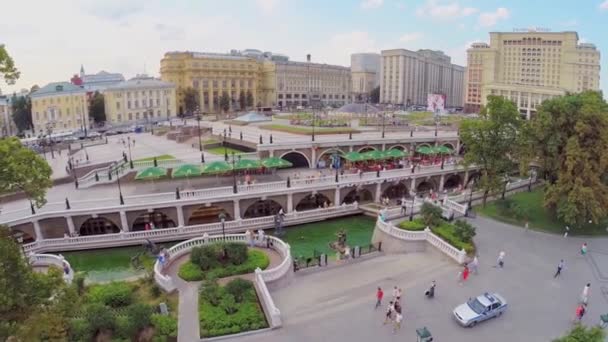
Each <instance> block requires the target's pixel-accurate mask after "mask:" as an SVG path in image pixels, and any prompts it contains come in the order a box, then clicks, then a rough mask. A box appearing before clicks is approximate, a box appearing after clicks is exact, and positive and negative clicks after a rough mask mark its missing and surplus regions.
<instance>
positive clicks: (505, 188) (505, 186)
mask: <svg viewBox="0 0 608 342" xmlns="http://www.w3.org/2000/svg"><path fill="white" fill-rule="evenodd" d="M508 185H509V177H508V176H506V175H505V184H504V187H503V188H502V196H500V198H501V199H503V200H504V199H505V192H507V186H508Z"/></svg>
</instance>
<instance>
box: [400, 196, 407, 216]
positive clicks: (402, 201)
mask: <svg viewBox="0 0 608 342" xmlns="http://www.w3.org/2000/svg"><path fill="white" fill-rule="evenodd" d="M406 213H407V206H406V204H405V196H403V197H401V215H405V214H406Z"/></svg>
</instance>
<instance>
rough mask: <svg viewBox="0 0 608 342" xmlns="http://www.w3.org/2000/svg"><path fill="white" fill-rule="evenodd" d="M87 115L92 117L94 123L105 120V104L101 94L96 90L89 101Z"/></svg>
mask: <svg viewBox="0 0 608 342" xmlns="http://www.w3.org/2000/svg"><path fill="white" fill-rule="evenodd" d="M89 116H90V117H92V118H93V120H94V121H95V123H101V122H105V121H106V105H105V102H104V97H103V94H102V93H100V92H98V91H96V92H95V94H93V97H92V98H91V102H89Z"/></svg>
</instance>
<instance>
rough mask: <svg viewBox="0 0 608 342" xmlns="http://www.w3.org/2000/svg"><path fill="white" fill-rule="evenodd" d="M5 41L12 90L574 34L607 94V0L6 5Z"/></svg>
mask: <svg viewBox="0 0 608 342" xmlns="http://www.w3.org/2000/svg"><path fill="white" fill-rule="evenodd" d="M1 3H2V6H1V8H2V16H1V19H0V43H3V44H6V46H7V49H8V51H9V53H10V54H11V55H12V56H13V58H14V59H15V62H16V64H17V66H18V68H19V69H20V70H21V79H20V80H19V81H18V82H17V84H16V85H14V86H7V85H6V84H4V83H2V84H0V89H1V90H2V91H3V93H9V92H12V91H14V90H19V89H21V88H30V87H31V86H32V85H34V84H38V85H40V86H43V85H45V84H47V83H49V82H54V81H68V80H69V79H70V77H71V75H73V74H75V73H77V72H78V71H79V69H80V65H81V64H83V65H84V67H85V70H86V72H87V73H95V72H98V71H100V70H106V71H110V72H121V73H123V74H124V75H125V77H127V78H130V77H133V76H134V75H135V74H137V73H143V72H144V71H146V72H147V73H148V74H151V75H154V76H158V74H159V63H160V59H161V58H162V56H163V54H164V53H165V52H167V51H174V50H190V51H210V52H227V51H229V50H230V49H239V50H242V49H246V48H257V49H260V50H264V51H273V52H277V53H284V54H287V55H289V56H290V58H291V59H292V60H305V56H306V54H307V53H311V54H312V58H313V61H315V62H326V63H333V64H340V65H345V66H348V65H349V64H350V57H349V55H350V54H351V53H354V52H379V51H380V50H381V49H388V48H406V49H419V48H430V49H440V50H443V51H445V52H446V53H447V54H448V55H450V56H451V57H452V59H453V62H455V63H458V64H461V65H464V64H465V60H466V54H465V51H466V47H467V46H468V45H470V44H471V43H472V42H474V41H487V40H488V32H489V31H512V30H513V28H521V27H531V26H535V27H547V28H550V29H552V30H553V31H563V30H575V31H578V32H579V36H580V37H581V39H583V41H587V42H592V43H595V44H596V45H597V46H598V48H600V49H601V50H602V52H604V53H603V56H602V62H603V63H602V65H603V66H604V68H603V70H602V80H601V82H602V83H601V84H602V88H603V90H604V93H608V72H607V71H606V66H608V63H607V62H608V58H607V57H606V56H607V55H608V35H607V34H606V32H608V24H606V22H607V21H608V0H582V1H572V0H535V1H530V0H509V1H504V0H483V1H481V0H331V1H328V0H222V1H218V0H215V1H207V0H197V1H195V0H191V1H186V0H173V1H170V0H166V1H161V0H97V1H94V0H51V1H43V0H39V1H32V0H18V1H16V0H11V1H9V0H3V1H2V2H1Z"/></svg>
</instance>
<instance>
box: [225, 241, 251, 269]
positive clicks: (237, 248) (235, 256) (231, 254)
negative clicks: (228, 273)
mask: <svg viewBox="0 0 608 342" xmlns="http://www.w3.org/2000/svg"><path fill="white" fill-rule="evenodd" d="M219 247H220V248H221V249H224V248H225V250H226V257H227V261H228V262H230V263H231V264H233V265H240V264H242V263H244V262H245V261H247V245H245V244H242V243H224V244H220V246H219Z"/></svg>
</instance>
